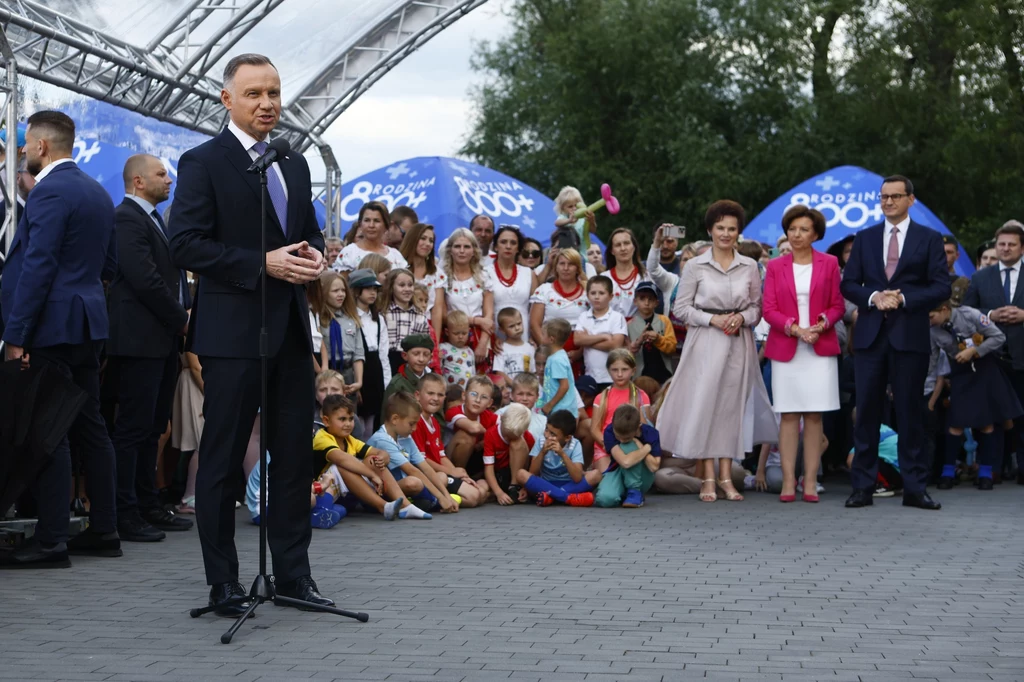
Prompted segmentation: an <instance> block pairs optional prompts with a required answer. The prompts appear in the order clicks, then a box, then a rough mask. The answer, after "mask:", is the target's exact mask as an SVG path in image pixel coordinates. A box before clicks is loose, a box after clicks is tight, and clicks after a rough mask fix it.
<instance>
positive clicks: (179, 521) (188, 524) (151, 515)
mask: <svg viewBox="0 0 1024 682" xmlns="http://www.w3.org/2000/svg"><path fill="white" fill-rule="evenodd" d="M142 520H143V521H145V522H146V523H148V524H149V525H150V526H152V527H153V528H156V529H157V530H166V531H169V532H176V531H183V530H192V521H191V520H189V519H186V518H185V517H183V516H178V515H176V514H175V513H174V512H172V511H169V510H167V509H164V508H163V507H157V508H155V509H147V510H145V511H143V512H142Z"/></svg>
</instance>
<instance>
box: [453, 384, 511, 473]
mask: <svg viewBox="0 0 1024 682" xmlns="http://www.w3.org/2000/svg"><path fill="white" fill-rule="evenodd" d="M493 396H494V384H493V383H491V380H490V379H488V378H487V377H485V376H481V375H477V376H474V377H470V379H469V381H468V382H466V391H465V393H464V394H463V396H462V404H461V405H456V406H455V407H452V408H451V409H449V410H448V411H447V412H445V415H444V420H445V422H446V423H447V425H448V428H449V429H450V430H451V431H452V437H451V440H449V441H448V447H447V450H448V457H449V458H450V459H451V461H452V464H454V465H455V466H457V467H462V468H463V469H467V470H468V471H469V472H470V473H471V474H474V475H475V474H478V473H480V472H481V471H483V466H482V464H481V462H480V456H481V454H482V453H483V444H484V434H485V433H486V432H487V429H489V428H490V427H492V426H494V425H495V424H496V423H497V422H498V416H497V415H496V414H494V413H493V412H489V411H488V410H487V408H488V407H490V406H491V399H492V398H493Z"/></svg>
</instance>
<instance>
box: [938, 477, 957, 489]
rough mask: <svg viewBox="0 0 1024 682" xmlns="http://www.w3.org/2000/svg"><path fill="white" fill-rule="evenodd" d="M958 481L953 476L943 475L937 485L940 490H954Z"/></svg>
mask: <svg viewBox="0 0 1024 682" xmlns="http://www.w3.org/2000/svg"><path fill="white" fill-rule="evenodd" d="M955 484H956V481H954V480H953V477H952V476H943V477H942V478H940V479H939V485H938V486H936V487H937V488H938V489H939V490H952V489H953V486H954V485H955Z"/></svg>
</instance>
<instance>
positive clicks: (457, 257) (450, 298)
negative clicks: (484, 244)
mask: <svg viewBox="0 0 1024 682" xmlns="http://www.w3.org/2000/svg"><path fill="white" fill-rule="evenodd" d="M482 259H483V256H482V254H481V252H480V245H479V243H478V242H477V240H476V237H474V236H473V233H472V232H470V231H469V230H467V229H466V228H464V227H460V228H458V229H457V230H455V231H454V232H452V234H451V236H449V237H448V240H447V241H446V242H445V245H444V249H443V250H442V252H441V270H442V271H443V272H444V275H445V278H446V281H445V286H444V306H445V308H444V309H445V311H446V312H445V314H447V311H448V310H461V311H462V312H464V313H465V314H466V316H467V317H469V325H470V332H469V334H470V341H469V343H470V346H472V347H473V351H474V354H475V355H476V361H477V363H478V364H479V363H481V362H482V361H483V360H484V359H485V358H486V357H487V352H488V350H489V349H490V343H491V336H492V335H493V334H494V293H493V292H494V282H493V281H492V280H491V276H490V275H489V274H488V273H487V271H486V270H484V267H483V263H482ZM440 304H441V301H440V300H439V301H438V302H437V305H440Z"/></svg>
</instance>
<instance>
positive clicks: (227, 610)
mask: <svg viewBox="0 0 1024 682" xmlns="http://www.w3.org/2000/svg"><path fill="white" fill-rule="evenodd" d="M248 597H249V593H248V592H246V591H245V588H243V587H242V583H240V582H238V581H237V580H233V581H231V582H229V583H217V584H216V585H213V586H212V587H210V606H214V607H216V608H214V609H213V612H214V613H215V614H217V615H218V616H224V617H225V618H238V617H239V616H241V615H242V614H243V613H245V610H246V609H247V608H249V604H250V603H251V602H250V601H249V598H248ZM253 616H255V614H253ZM253 616H250V618H252V617H253Z"/></svg>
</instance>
